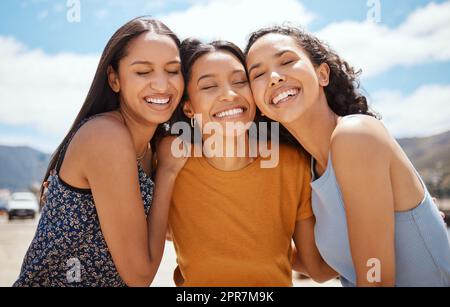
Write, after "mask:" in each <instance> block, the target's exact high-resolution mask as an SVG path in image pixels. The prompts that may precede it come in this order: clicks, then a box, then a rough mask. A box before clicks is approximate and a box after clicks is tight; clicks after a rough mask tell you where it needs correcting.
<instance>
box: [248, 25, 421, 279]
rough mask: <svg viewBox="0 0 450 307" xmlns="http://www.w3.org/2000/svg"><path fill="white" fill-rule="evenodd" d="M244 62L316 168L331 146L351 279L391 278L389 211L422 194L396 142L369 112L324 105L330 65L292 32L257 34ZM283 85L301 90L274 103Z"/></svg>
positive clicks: (257, 91)
mask: <svg viewBox="0 0 450 307" xmlns="http://www.w3.org/2000/svg"><path fill="white" fill-rule="evenodd" d="M284 51H286V52H284ZM281 52H283V54H282V55H281V56H279V55H280V53H281ZM247 68H248V69H249V71H250V83H251V88H252V91H253V95H254V98H255V102H256V104H257V105H258V107H259V108H260V109H261V111H262V112H263V113H264V114H266V116H268V117H270V118H272V119H274V120H276V121H279V122H280V123H281V124H283V125H284V126H285V127H286V128H287V129H288V130H289V131H290V132H291V133H292V135H293V136H294V137H295V138H296V139H297V140H298V141H299V142H300V143H301V144H302V145H303V147H304V148H305V149H306V150H307V151H308V152H309V153H310V154H311V155H312V156H313V157H314V159H315V160H316V161H317V165H316V169H315V171H316V173H317V174H318V175H319V176H320V175H322V174H323V172H324V171H325V169H326V167H327V163H328V157H329V154H330V153H331V156H332V161H333V166H334V169H335V173H336V177H337V179H338V183H339V186H340V188H341V190H342V194H343V198H344V202H345V205H346V214H347V223H348V229H349V239H350V245H351V253H352V258H353V263H354V266H355V270H356V273H357V284H358V285H361V286H392V285H394V283H395V248H394V245H395V244H394V212H395V211H407V210H411V209H413V208H414V207H416V206H417V204H419V203H420V202H421V200H422V198H423V195H424V191H423V188H422V186H421V183H420V181H419V179H418V177H417V175H416V174H415V171H414V169H413V167H412V165H411V163H410V161H409V160H408V158H407V157H406V155H405V154H404V152H403V151H402V149H401V148H400V146H399V145H398V144H397V142H396V141H395V139H394V138H393V137H392V136H391V135H390V134H389V133H388V132H387V130H386V129H385V128H384V126H383V125H382V123H381V122H380V121H378V120H376V119H375V118H373V117H370V116H365V115H358V116H355V117H351V118H341V117H339V116H337V115H336V114H335V113H334V112H333V111H332V110H331V109H330V107H329V106H328V102H327V98H326V96H325V92H324V88H325V87H326V86H327V85H328V83H329V78H330V69H329V67H328V65H327V64H321V65H319V66H317V65H313V63H312V62H311V60H310V59H309V56H308V54H307V53H306V52H305V51H304V50H303V49H302V48H301V47H300V46H299V45H298V43H297V42H296V41H295V40H294V39H293V38H291V37H289V36H285V35H281V34H268V35H265V36H263V37H262V38H260V39H258V40H257V41H256V42H255V44H254V45H253V46H252V47H251V48H250V50H249V54H248V57H247ZM286 89H300V90H299V91H298V94H296V95H293V96H292V97H289V98H287V99H286V100H285V101H282V102H280V103H278V104H273V97H275V96H276V95H277V94H278V93H279V92H280V91H283V90H286ZM367 161H370V163H367ZM349 169H351V170H352V171H351V172H349ZM370 258H378V259H380V261H381V266H382V273H381V275H382V280H381V282H379V283H369V282H368V281H367V279H366V274H367V270H368V268H367V266H366V264H367V260H368V259H370Z"/></svg>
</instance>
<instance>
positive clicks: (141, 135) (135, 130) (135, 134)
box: [117, 109, 158, 156]
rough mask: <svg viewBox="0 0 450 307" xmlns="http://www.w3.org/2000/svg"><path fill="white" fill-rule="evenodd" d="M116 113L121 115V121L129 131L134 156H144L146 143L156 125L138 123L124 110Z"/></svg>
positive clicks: (153, 132)
mask: <svg viewBox="0 0 450 307" xmlns="http://www.w3.org/2000/svg"><path fill="white" fill-rule="evenodd" d="M117 112H118V113H119V114H120V115H121V117H122V120H123V121H124V123H125V125H126V126H127V128H128V130H129V131H130V134H131V138H132V139H133V144H134V148H135V150H136V156H142V155H143V154H146V151H147V148H148V143H149V142H150V140H151V139H152V137H153V135H154V134H155V131H156V128H157V126H158V125H157V124H149V123H144V122H139V120H138V119H135V118H134V117H133V116H132V115H131V114H129V112H127V111H126V110H124V109H119V110H118V111H117Z"/></svg>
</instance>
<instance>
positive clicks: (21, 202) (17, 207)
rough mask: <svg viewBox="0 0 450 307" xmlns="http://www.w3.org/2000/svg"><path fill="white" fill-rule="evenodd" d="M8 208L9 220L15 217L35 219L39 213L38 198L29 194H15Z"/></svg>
mask: <svg viewBox="0 0 450 307" xmlns="http://www.w3.org/2000/svg"><path fill="white" fill-rule="evenodd" d="M6 207H7V209H8V219H9V220H12V219H13V218H14V217H31V218H33V219H34V218H35V217H36V214H37V213H38V212H39V204H38V201H37V198H36V196H34V194H33V193H29V192H20V193H13V194H12V196H11V199H10V200H9V201H8V204H7V206H6Z"/></svg>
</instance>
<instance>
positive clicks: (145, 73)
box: [137, 71, 150, 76]
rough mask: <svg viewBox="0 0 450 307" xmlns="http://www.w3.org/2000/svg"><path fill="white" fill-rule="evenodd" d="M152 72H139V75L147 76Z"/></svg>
mask: <svg viewBox="0 0 450 307" xmlns="http://www.w3.org/2000/svg"><path fill="white" fill-rule="evenodd" d="M149 73H150V72H149V71H142V72H139V71H138V72H137V74H138V75H139V76H144V75H147V74H149Z"/></svg>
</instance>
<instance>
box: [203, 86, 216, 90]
mask: <svg viewBox="0 0 450 307" xmlns="http://www.w3.org/2000/svg"><path fill="white" fill-rule="evenodd" d="M214 87H217V85H210V86H205V87H202V88H201V90H209V89H211V88H214Z"/></svg>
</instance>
